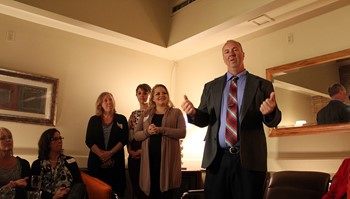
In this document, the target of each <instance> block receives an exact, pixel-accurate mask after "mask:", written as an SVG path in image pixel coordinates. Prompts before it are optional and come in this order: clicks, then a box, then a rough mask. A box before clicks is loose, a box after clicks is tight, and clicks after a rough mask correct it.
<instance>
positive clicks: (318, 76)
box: [266, 49, 350, 136]
mask: <svg viewBox="0 0 350 199" xmlns="http://www.w3.org/2000/svg"><path fill="white" fill-rule="evenodd" d="M266 77H267V79H268V80H270V81H272V82H273V84H274V87H275V91H276V98H277V101H278V106H279V108H280V109H281V111H282V121H281V123H280V125H279V126H278V128H275V129H272V130H271V132H270V136H274V134H275V135H277V134H278V135H281V134H283V132H282V133H281V131H280V130H287V129H288V130H291V129H292V130H293V129H295V130H293V132H289V133H292V134H294V133H296V134H298V133H297V132H298V131H299V130H301V129H300V127H298V126H303V127H305V126H307V127H309V128H308V132H313V133H315V131H314V129H311V128H314V127H315V128H317V127H318V126H320V125H316V114H317V112H318V111H319V110H320V109H321V108H322V107H324V106H325V105H327V104H328V102H329V100H330V97H329V96H328V93H327V89H328V87H329V86H330V85H331V84H333V83H335V82H340V83H341V84H343V85H344V86H345V88H346V89H347V92H348V93H350V49H346V50H343V51H339V52H335V53H331V54H326V55H321V56H318V57H314V58H310V59H306V60H301V61H297V62H293V63H290V64H285V65H281V66H277V67H272V68H268V69H266ZM342 125H344V124H340V125H336V128H342V127H338V126H342ZM348 125H349V129H350V124H348ZM322 126H323V125H322ZM331 127H332V125H330V128H331ZM276 131H280V132H278V133H277V132H276ZM289 135H290V134H289Z"/></svg>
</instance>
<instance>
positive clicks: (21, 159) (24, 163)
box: [16, 156, 30, 167]
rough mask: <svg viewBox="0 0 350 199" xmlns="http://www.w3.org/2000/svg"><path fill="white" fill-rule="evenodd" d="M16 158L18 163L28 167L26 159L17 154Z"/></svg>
mask: <svg viewBox="0 0 350 199" xmlns="http://www.w3.org/2000/svg"><path fill="white" fill-rule="evenodd" d="M16 159H17V160H18V161H19V163H20V164H21V165H24V166H28V167H30V164H29V162H28V160H26V159H23V158H21V157H19V156H17V157H16Z"/></svg>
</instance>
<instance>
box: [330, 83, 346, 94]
mask: <svg viewBox="0 0 350 199" xmlns="http://www.w3.org/2000/svg"><path fill="white" fill-rule="evenodd" d="M341 90H345V87H344V86H343V85H341V84H340V83H335V84H333V85H331V86H330V87H329V88H328V94H329V96H331V97H332V96H334V95H335V94H337V93H339V92H340V91H341Z"/></svg>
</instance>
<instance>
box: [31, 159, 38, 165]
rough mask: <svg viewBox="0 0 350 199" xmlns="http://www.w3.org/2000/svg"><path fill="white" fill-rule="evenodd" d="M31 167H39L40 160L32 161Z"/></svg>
mask: <svg viewBox="0 0 350 199" xmlns="http://www.w3.org/2000/svg"><path fill="white" fill-rule="evenodd" d="M33 165H40V159H36V160H34V161H33V163H32V166H33Z"/></svg>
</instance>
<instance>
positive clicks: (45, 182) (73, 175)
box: [31, 128, 86, 199]
mask: <svg viewBox="0 0 350 199" xmlns="http://www.w3.org/2000/svg"><path fill="white" fill-rule="evenodd" d="M62 140H63V137H62V136H61V133H60V132H59V131H58V130H57V129H55V128H51V129H48V130H46V131H45V132H44V133H43V134H42V135H41V137H40V139H39V143H38V145H39V159H37V160H35V161H34V162H33V164H32V168H31V174H32V175H39V176H41V180H42V182H41V191H42V194H41V198H42V199H51V198H52V199H59V198H84V197H85V194H86V191H85V186H84V184H83V181H82V178H81V176H80V170H79V167H78V164H77V162H76V161H75V159H74V158H73V157H70V156H66V155H64V154H63V148H62V147H63V143H62ZM72 189H74V191H72ZM73 194H74V196H73Z"/></svg>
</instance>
